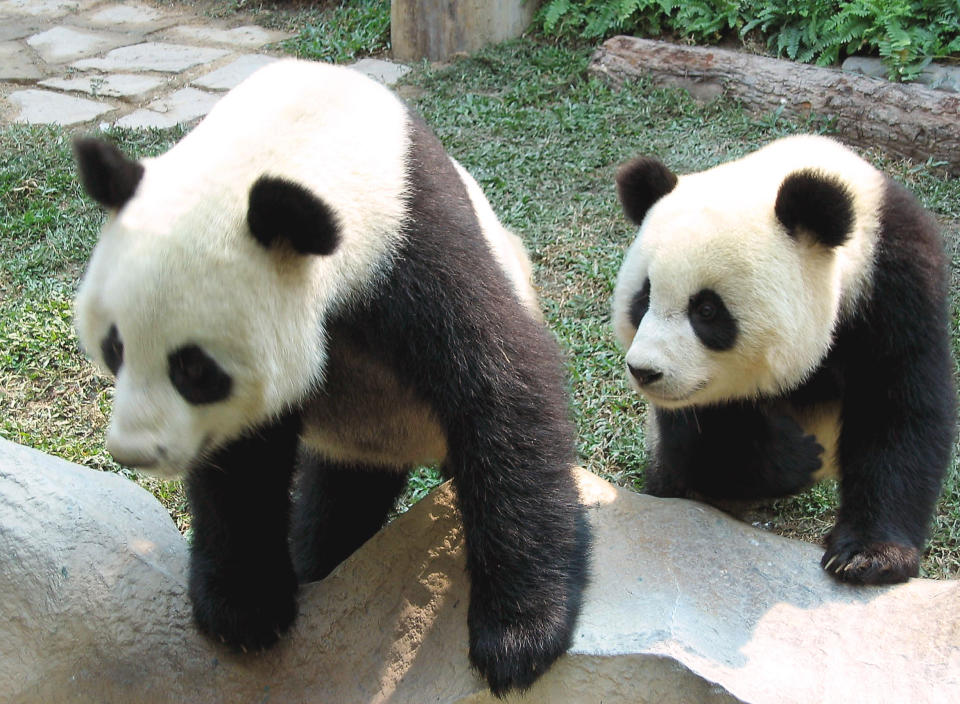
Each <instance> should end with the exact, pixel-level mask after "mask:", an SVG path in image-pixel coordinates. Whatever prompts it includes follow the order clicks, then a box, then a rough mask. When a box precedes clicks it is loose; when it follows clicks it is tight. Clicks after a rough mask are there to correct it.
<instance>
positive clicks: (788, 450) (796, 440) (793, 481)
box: [763, 414, 823, 496]
mask: <svg viewBox="0 0 960 704" xmlns="http://www.w3.org/2000/svg"><path fill="white" fill-rule="evenodd" d="M767 423H768V432H769V439H768V441H767V443H766V447H765V448H764V449H763V452H764V453H765V455H766V461H765V463H764V465H765V466H764V472H763V474H764V476H763V480H764V481H765V482H766V483H767V484H768V485H769V490H768V492H769V495H771V496H783V495H787V494H793V493H796V492H798V491H801V490H802V489H805V488H806V487H808V486H810V485H811V484H813V481H814V474H815V473H816V471H817V470H818V469H820V467H821V466H822V464H823V463H822V460H821V456H822V455H823V446H822V445H821V444H820V443H819V442H817V438H816V436H814V435H806V434H804V432H803V428H802V427H801V426H800V424H799V423H797V421H795V420H794V419H793V418H791V417H790V416H788V415H783V414H771V415H770V416H768V417H767Z"/></svg>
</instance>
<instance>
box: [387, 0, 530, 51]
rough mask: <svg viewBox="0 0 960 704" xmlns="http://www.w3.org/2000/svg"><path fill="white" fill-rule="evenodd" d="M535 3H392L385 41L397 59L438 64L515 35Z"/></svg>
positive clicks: (438, 0)
mask: <svg viewBox="0 0 960 704" xmlns="http://www.w3.org/2000/svg"><path fill="white" fill-rule="evenodd" d="M536 7H537V2H536V1H535V0H457V2H450V1H449V0H392V2H391V3H390V43H391V44H392V46H393V58H394V59H396V60H397V61H419V60H420V59H430V60H431V61H441V60H443V59H448V58H450V57H451V56H453V55H454V54H457V53H461V52H465V53H470V52H473V51H476V50H477V49H479V48H481V47H483V46H485V45H487V44H495V43H496V42H502V41H505V40H507V39H513V38H515V37H519V36H520V35H521V34H522V33H523V30H525V29H526V28H527V26H528V25H529V24H530V21H531V20H532V19H533V13H534V12H535V11H536Z"/></svg>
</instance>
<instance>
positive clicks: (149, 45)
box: [72, 42, 228, 73]
mask: <svg viewBox="0 0 960 704" xmlns="http://www.w3.org/2000/svg"><path fill="white" fill-rule="evenodd" d="M227 53H228V52H227V51H226V50H224V49H214V48H212V47H196V46H185V45H182V44H166V43H162V42H144V43H142V44H134V45H133V46H124V47H120V48H119V49H113V50H112V51H110V52H108V53H107V54H106V55H105V56H103V57H100V58H95V59H83V60H81V61H77V62H75V63H73V64H72V66H73V67H74V68H79V69H83V70H86V69H98V70H100V71H161V72H166V73H178V72H180V71H185V70H186V69H188V68H191V67H193V66H199V65H201V64H206V63H210V62H211V61H214V60H215V59H219V58H220V57H222V56H225V55H226V54H227Z"/></svg>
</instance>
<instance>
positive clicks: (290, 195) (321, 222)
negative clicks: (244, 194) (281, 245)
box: [247, 176, 340, 254]
mask: <svg viewBox="0 0 960 704" xmlns="http://www.w3.org/2000/svg"><path fill="white" fill-rule="evenodd" d="M247 225H248V226H249V227H250V233H251V234H252V235H253V236H254V237H255V238H256V240H257V241H258V242H259V243H260V244H262V245H263V246H264V247H270V246H272V245H273V244H274V243H275V242H281V241H285V242H287V243H288V244H289V245H290V246H291V247H293V249H294V250H295V251H297V252H299V253H300V254H330V253H332V252H333V251H334V250H335V249H336V248H337V244H338V243H339V241H340V227H339V225H338V224H337V219H336V216H335V215H334V213H333V211H332V210H331V209H330V207H329V206H328V205H327V204H326V203H324V202H323V201H322V200H321V199H320V198H319V197H318V196H316V195H315V194H313V193H312V192H311V191H310V190H308V189H307V188H306V187H304V186H301V185H300V184H299V183H295V182H293V181H290V180H287V179H284V178H278V177H275V176H261V177H260V178H258V179H257V181H256V182H255V183H254V184H253V186H252V187H251V188H250V196H249V203H248V210H247Z"/></svg>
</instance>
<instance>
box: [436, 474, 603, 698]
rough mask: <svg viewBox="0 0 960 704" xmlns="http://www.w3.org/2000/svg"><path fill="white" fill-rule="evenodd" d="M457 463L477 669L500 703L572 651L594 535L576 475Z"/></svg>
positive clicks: (473, 656) (472, 651)
mask: <svg viewBox="0 0 960 704" xmlns="http://www.w3.org/2000/svg"><path fill="white" fill-rule="evenodd" d="M478 460H479V458H476V457H475V458H473V459H472V460H466V458H462V459H460V460H459V461H457V460H455V461H454V462H455V464H456V465H457V466H456V467H455V468H454V477H455V479H454V483H455V485H456V487H457V496H458V501H459V508H460V513H461V515H462V516H463V524H464V535H465V539H466V545H467V568H468V571H469V573H470V606H469V611H468V616H467V621H468V625H469V629H470V650H469V654H470V661H471V663H472V664H473V665H474V667H476V668H477V669H478V670H479V672H480V673H481V674H482V675H483V676H484V677H485V678H486V679H487V683H488V685H489V686H490V690H491V691H492V692H493V693H494V694H495V695H497V696H503V695H504V694H505V693H506V692H507V691H509V690H511V689H513V688H516V689H525V688H526V687H528V686H530V685H531V684H532V683H533V682H534V681H535V680H536V679H537V678H538V677H540V675H542V674H543V673H544V672H545V671H546V670H547V669H548V668H549V667H550V665H551V664H552V663H553V662H554V661H555V660H556V659H557V658H558V657H560V656H561V655H562V654H563V653H565V652H566V651H567V650H568V649H569V647H570V644H571V640H572V637H573V628H574V625H575V622H576V618H577V616H578V614H579V611H580V604H581V599H582V592H583V589H584V587H585V585H586V580H587V554H588V551H589V527H588V525H587V520H586V516H585V514H584V510H583V508H582V506H581V505H580V503H579V497H578V494H577V488H576V486H575V484H574V481H573V478H572V475H571V472H570V467H557V468H556V470H555V471H554V472H543V473H540V472H536V471H530V472H529V474H528V477H529V476H530V475H532V476H533V477H535V479H533V478H531V480H530V481H529V482H527V481H517V479H516V477H511V476H508V475H507V473H506V471H505V470H506V468H507V467H510V466H511V465H512V466H513V471H515V472H517V473H518V474H521V475H522V474H524V473H525V470H531V469H532V468H524V467H522V466H516V465H513V463H511V462H509V460H508V458H506V457H502V456H501V457H500V458H497V457H490V459H489V461H483V460H479V461H478ZM500 461H503V464H499V466H497V465H498V462H500Z"/></svg>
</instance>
